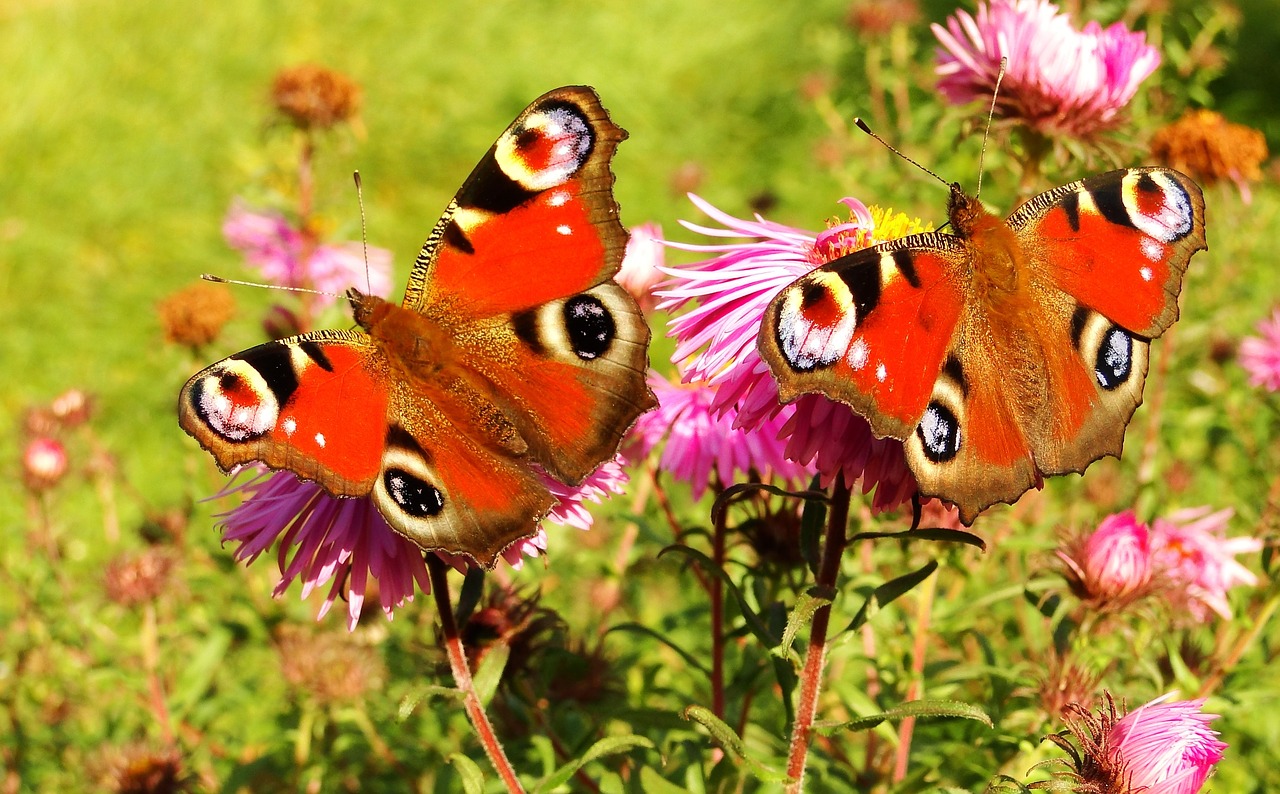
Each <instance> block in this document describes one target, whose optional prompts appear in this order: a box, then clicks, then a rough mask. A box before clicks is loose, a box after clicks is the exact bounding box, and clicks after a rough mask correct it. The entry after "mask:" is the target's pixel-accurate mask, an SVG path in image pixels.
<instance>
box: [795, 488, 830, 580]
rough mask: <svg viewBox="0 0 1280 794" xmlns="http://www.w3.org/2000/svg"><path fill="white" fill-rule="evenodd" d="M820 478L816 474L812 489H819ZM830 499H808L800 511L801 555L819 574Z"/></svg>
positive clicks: (813, 572)
mask: <svg viewBox="0 0 1280 794" xmlns="http://www.w3.org/2000/svg"><path fill="white" fill-rule="evenodd" d="M818 480H819V478H818V477H817V476H816V475H815V476H814V478H813V482H812V483H810V484H809V490H810V491H818ZM829 503H830V500H829V499H806V500H805V503H804V510H803V511H802V512H801V513H800V556H802V557H803V558H804V561H805V562H806V563H807V564H808V565H809V573H811V574H813V575H814V576H817V575H818V560H819V558H820V554H819V549H820V548H821V545H822V530H823V527H825V526H826V524H827V505H828V504H829Z"/></svg>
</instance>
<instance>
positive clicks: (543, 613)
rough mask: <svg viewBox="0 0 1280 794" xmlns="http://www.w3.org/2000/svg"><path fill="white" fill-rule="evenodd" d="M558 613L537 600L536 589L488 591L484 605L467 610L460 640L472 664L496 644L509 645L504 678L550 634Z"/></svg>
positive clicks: (516, 672) (515, 674)
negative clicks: (508, 658) (468, 613)
mask: <svg viewBox="0 0 1280 794" xmlns="http://www.w3.org/2000/svg"><path fill="white" fill-rule="evenodd" d="M561 625H562V624H561V620H560V616H559V615H557V614H556V613H555V612H553V611H552V610H550V609H547V608H545V607H543V606H541V605H540V604H539V603H538V594H537V593H536V592H533V593H527V592H518V591H516V590H512V589H505V588H504V589H498V590H493V591H490V593H489V596H488V598H487V599H486V603H485V605H484V606H482V607H480V608H479V609H477V610H476V611H475V612H473V613H471V615H470V617H468V618H467V622H466V624H465V625H463V627H462V643H463V646H464V647H465V648H466V650H467V658H468V660H469V661H470V662H471V665H472V667H473V668H475V667H478V666H479V665H480V662H481V660H483V659H484V657H485V654H486V653H488V652H489V650H490V649H491V648H493V647H494V646H496V645H500V644H501V645H506V646H507V647H508V648H510V649H511V656H510V661H508V663H507V672H506V673H505V674H504V675H503V677H502V678H503V680H504V681H509V680H510V681H514V680H518V679H519V678H520V677H521V670H520V669H519V668H522V667H524V666H526V665H529V664H533V663H535V661H534V659H535V656H536V655H537V654H538V653H539V652H540V651H541V650H542V649H543V648H544V647H546V645H547V641H548V639H549V638H550V637H551V635H552V634H553V633H554V632H555V631H556V630H557V629H559V628H560V627H561Z"/></svg>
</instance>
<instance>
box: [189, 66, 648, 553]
mask: <svg viewBox="0 0 1280 794" xmlns="http://www.w3.org/2000/svg"><path fill="white" fill-rule="evenodd" d="M625 137H626V133H625V132H624V131H623V130H622V129H620V128H619V127H617V126H615V125H614V124H613V123H612V121H610V119H609V116H608V114H607V113H606V112H605V110H604V108H603V107H601V105H600V100H599V98H598V97H597V96H596V94H595V92H594V91H593V90H591V89H590V88H586V87H581V86H570V87H566V88H560V89H557V90H555V91H551V92H549V93H547V94H545V95H544V96H542V97H541V98H539V99H538V100H536V101H535V102H534V103H533V104H531V105H530V106H529V107H528V108H527V109H526V110H525V111H524V112H523V113H522V114H520V116H519V117H518V118H517V119H516V120H515V122H513V123H512V125H511V126H510V127H509V128H508V129H507V131H506V132H504V133H503V134H502V136H501V137H500V138H499V139H498V141H497V143H495V144H494V146H493V147H492V148H491V149H490V150H489V153H488V154H487V155H485V157H484V159H482V160H481V161H480V163H479V165H477V166H476V168H475V170H474V171H473V172H472V174H471V176H470V177H469V178H468V179H467V181H466V182H465V183H464V184H463V186H462V188H461V189H460V190H459V192H458V194H457V196H455V197H454V199H453V201H452V202H450V204H449V207H448V208H447V209H446V210H445V213H444V216H443V217H442V218H441V219H440V221H439V222H438V223H437V224H436V226H435V228H434V230H433V231H432V232H431V235H430V237H429V238H428V240H427V243H426V245H424V246H423V249H422V252H421V253H420V254H419V256H418V259H417V262H416V263H415V265H414V268H413V271H412V273H411V274H410V277H409V285H408V287H407V289H406V291H405V296H404V301H403V304H401V305H396V304H393V303H389V302H387V301H384V300H382V299H381V298H378V297H376V296H372V295H365V294H363V293H361V292H359V291H358V290H351V291H350V292H349V293H348V300H349V301H350V303H351V307H352V311H353V314H354V316H355V320H356V323H357V324H358V325H359V326H360V328H361V329H362V330H360V331H336V330H335V331H317V332H313V333H308V334H303V335H301V336H297V337H293V338H290V339H284V340H281V341H278V342H269V343H267V344H264V345H259V346H257V347H254V348H251V349H249V350H246V351H244V352H242V353H238V354H236V355H234V356H232V357H230V358H228V359H225V360H223V361H220V362H218V363H216V364H214V365H213V366H211V367H209V368H207V369H205V370H204V371H202V372H200V373H198V374H196V375H195V376H194V377H193V378H191V380H190V381H188V383H187V385H186V386H185V387H184V388H183V389H182V393H181V394H180V396H179V399H178V411H179V422H180V424H181V426H182V428H183V429H184V430H186V431H187V432H188V433H190V434H191V435H192V436H193V437H194V438H195V439H196V440H197V441H199V442H200V444H201V446H203V447H204V448H205V449H207V450H209V451H210V452H211V453H212V454H213V456H214V458H215V460H216V461H217V462H218V465H219V466H220V467H221V468H222V469H223V470H230V469H232V468H234V467H236V466H238V465H241V464H244V463H250V462H254V461H260V462H262V463H265V464H266V465H267V466H270V467H272V468H277V469H285V470H288V471H292V472H294V473H295V474H297V475H298V476H299V477H302V478H305V479H308V480H313V481H315V482H316V483H318V484H320V485H321V486H323V487H324V488H325V490H327V491H328V492H329V493H331V494H333V495H335V496H342V497H366V496H367V497H369V498H371V499H372V500H373V502H374V503H375V504H376V505H377V507H378V509H379V511H380V512H381V513H382V515H383V516H384V517H385V518H386V519H387V523H388V524H389V525H390V526H391V527H392V528H393V529H395V530H396V531H397V532H399V533H400V534H402V535H404V536H405V537H407V538H409V539H410V540H412V541H413V542H414V543H416V544H417V545H418V546H420V547H421V548H423V549H424V550H442V551H447V552H450V553H452V554H457V555H462V556H466V557H469V558H471V559H473V560H475V561H476V562H478V563H480V564H481V565H485V566H488V567H492V566H493V565H494V564H495V562H496V560H497V558H498V556H499V555H500V554H501V552H502V551H503V550H504V549H505V548H507V547H508V546H510V545H511V544H513V543H516V542H518V541H520V540H522V539H524V538H528V537H530V536H532V535H533V534H534V533H535V532H536V531H537V527H538V521H539V520H540V519H541V518H542V517H543V516H544V515H545V514H546V513H547V511H548V510H549V509H550V508H551V507H552V505H553V504H554V501H555V500H554V499H553V497H552V496H551V493H550V491H549V490H548V487H547V485H546V484H545V483H544V480H543V476H544V475H545V476H549V477H550V478H552V479H554V480H557V481H559V482H561V483H565V484H568V485H577V484H579V483H581V482H582V480H583V479H584V478H585V477H586V476H587V475H588V474H590V473H591V472H592V471H594V470H595V469H596V468H597V467H598V466H599V465H600V463H602V462H603V461H605V460H607V459H609V458H610V457H612V456H613V455H614V454H615V453H616V451H617V449H618V445H619V443H620V442H621V439H622V435H623V433H624V432H626V430H627V428H628V427H629V426H630V425H631V423H632V422H633V421H634V420H635V418H636V417H637V416H639V414H641V413H642V412H644V411H646V410H648V409H649V408H651V407H653V405H654V402H655V401H654V397H653V394H652V392H650V391H649V389H648V386H647V385H646V383H645V371H646V369H647V367H648V342H649V327H648V325H647V323H646V322H645V320H644V318H643V316H642V315H641V313H640V310H639V308H638V307H637V306H636V304H635V301H634V300H632V299H631V297H630V296H629V295H628V294H627V293H626V291H625V290H624V289H622V288H621V287H620V286H618V285H617V284H615V283H614V282H613V281H612V277H613V275H614V274H615V273H616V272H617V271H618V268H619V265H620V263H621V260H622V253H623V249H624V248H625V245H626V239H627V235H626V232H625V231H624V230H623V228H622V226H621V224H620V223H619V222H618V207H617V204H616V203H615V202H614V199H613V174H612V173H611V171H610V169H609V163H610V160H611V158H612V156H613V152H614V150H615V148H616V147H617V145H618V143H619V142H620V141H621V140H623V138H625Z"/></svg>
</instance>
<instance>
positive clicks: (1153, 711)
mask: <svg viewBox="0 0 1280 794" xmlns="http://www.w3.org/2000/svg"><path fill="white" fill-rule="evenodd" d="M1172 695H1173V693H1170V694H1168V695H1164V696H1162V697H1158V698H1156V699H1155V700H1153V701H1151V702H1150V703H1147V704H1146V705H1144V706H1140V707H1138V708H1136V709H1134V710H1133V711H1131V712H1129V713H1128V714H1126V715H1125V716H1124V717H1123V718H1121V719H1120V721H1119V722H1116V723H1115V724H1114V725H1113V726H1112V727H1111V730H1110V731H1109V732H1108V735H1107V742H1106V745H1107V748H1108V751H1109V755H1110V758H1111V761H1112V762H1113V763H1114V764H1116V765H1117V766H1118V767H1120V768H1122V769H1123V770H1124V773H1125V775H1127V780H1128V784H1129V789H1127V790H1130V791H1142V792H1144V794H1195V792H1197V791H1199V790H1200V787H1201V786H1203V785H1204V781H1205V780H1206V779H1207V778H1208V777H1209V774H1210V773H1211V772H1212V771H1213V767H1214V764H1217V763H1218V762H1219V761H1221V760H1222V754H1223V751H1224V750H1226V749H1227V745H1226V742H1223V741H1221V740H1220V739H1219V738H1218V732H1217V731H1214V730H1211V729H1210V728H1209V723H1211V722H1213V721H1214V720H1216V719H1217V718H1218V715H1217V714H1205V713H1204V712H1203V711H1202V710H1201V709H1203V708H1204V699H1203V698H1200V699H1198V700H1183V701H1178V702H1166V701H1167V700H1168V699H1169V698H1170V697H1171V696H1172Z"/></svg>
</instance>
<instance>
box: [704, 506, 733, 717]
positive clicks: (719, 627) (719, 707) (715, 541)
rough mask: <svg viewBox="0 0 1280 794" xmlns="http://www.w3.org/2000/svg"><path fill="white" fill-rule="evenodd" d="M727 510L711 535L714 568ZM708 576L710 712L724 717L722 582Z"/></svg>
mask: <svg viewBox="0 0 1280 794" xmlns="http://www.w3.org/2000/svg"><path fill="white" fill-rule="evenodd" d="M728 513H729V511H728V510H721V511H720V512H719V514H718V515H717V517H716V525H715V530H714V532H715V534H714V535H712V537H711V559H712V561H713V562H714V563H715V566H716V570H721V571H722V570H724V558H725V538H724V536H725V526H724V524H725V521H726V516H727V515H728ZM709 578H710V580H711V581H710V583H709V584H710V588H711V593H710V595H711V713H712V714H714V715H716V717H718V718H720V719H722V720H723V719H724V582H722V581H721V580H720V577H719V576H712V577H709Z"/></svg>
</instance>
